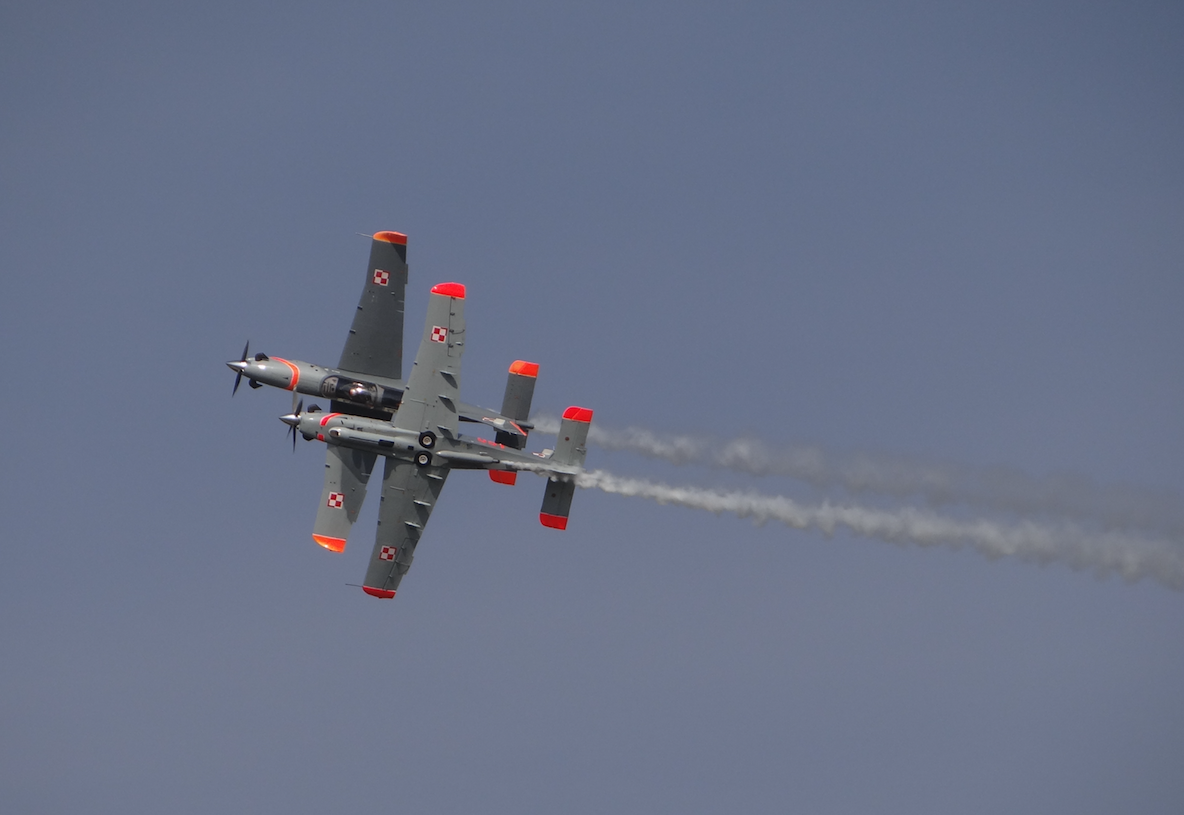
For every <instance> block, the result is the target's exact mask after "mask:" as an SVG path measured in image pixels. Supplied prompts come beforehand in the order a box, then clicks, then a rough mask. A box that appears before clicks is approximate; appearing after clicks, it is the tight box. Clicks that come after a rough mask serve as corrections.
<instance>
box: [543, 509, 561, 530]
mask: <svg viewBox="0 0 1184 815" xmlns="http://www.w3.org/2000/svg"><path fill="white" fill-rule="evenodd" d="M539 522H540V523H541V524H542V525H543V526H549V527H551V528H552V529H567V518H565V517H564V516H562V515H550V514H548V513H546V512H540V513H539Z"/></svg>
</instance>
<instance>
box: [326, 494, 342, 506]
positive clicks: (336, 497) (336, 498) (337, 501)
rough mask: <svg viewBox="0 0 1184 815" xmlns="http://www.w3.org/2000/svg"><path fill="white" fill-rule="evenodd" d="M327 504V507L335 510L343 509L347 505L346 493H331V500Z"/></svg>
mask: <svg viewBox="0 0 1184 815" xmlns="http://www.w3.org/2000/svg"><path fill="white" fill-rule="evenodd" d="M325 504H326V505H327V506H331V507H333V509H341V507H342V506H343V505H344V504H345V493H344V492H331V493H329V500H328V501H326V502H325Z"/></svg>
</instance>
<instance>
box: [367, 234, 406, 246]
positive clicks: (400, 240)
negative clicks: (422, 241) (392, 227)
mask: <svg viewBox="0 0 1184 815" xmlns="http://www.w3.org/2000/svg"><path fill="white" fill-rule="evenodd" d="M374 240H376V241H386V242H387V243H397V244H400V245H401V246H406V245H407V236H406V235H404V234H403V233H402V232H375V233H374Z"/></svg>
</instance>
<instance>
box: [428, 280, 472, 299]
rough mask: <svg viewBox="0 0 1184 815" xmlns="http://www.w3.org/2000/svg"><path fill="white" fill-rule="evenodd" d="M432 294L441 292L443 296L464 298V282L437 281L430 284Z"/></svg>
mask: <svg viewBox="0 0 1184 815" xmlns="http://www.w3.org/2000/svg"><path fill="white" fill-rule="evenodd" d="M432 294H442V295H444V296H445V297H455V298H456V299H457V300H464V299H465V284H464V283H437V284H436V285H434V286H432Z"/></svg>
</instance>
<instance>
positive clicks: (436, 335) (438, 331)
mask: <svg viewBox="0 0 1184 815" xmlns="http://www.w3.org/2000/svg"><path fill="white" fill-rule="evenodd" d="M446 339H448V329H447V328H441V327H440V326H438V325H434V326H432V342H444V340H446Z"/></svg>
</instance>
